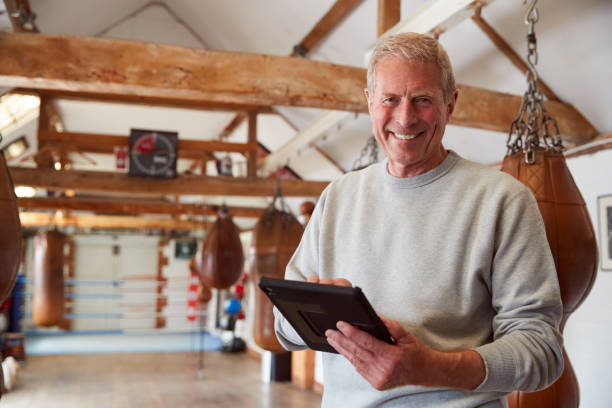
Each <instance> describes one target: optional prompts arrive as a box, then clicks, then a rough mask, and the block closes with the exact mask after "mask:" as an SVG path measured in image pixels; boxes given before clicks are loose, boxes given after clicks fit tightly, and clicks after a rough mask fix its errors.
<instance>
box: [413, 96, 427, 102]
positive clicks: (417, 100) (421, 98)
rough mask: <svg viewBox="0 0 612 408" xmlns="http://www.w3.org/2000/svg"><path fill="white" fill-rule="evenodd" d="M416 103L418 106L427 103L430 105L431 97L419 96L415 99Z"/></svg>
mask: <svg viewBox="0 0 612 408" xmlns="http://www.w3.org/2000/svg"><path fill="white" fill-rule="evenodd" d="M414 101H415V102H416V103H418V104H426V103H430V102H431V99H429V97H427V96H419V97H417V98H414Z"/></svg>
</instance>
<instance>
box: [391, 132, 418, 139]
mask: <svg viewBox="0 0 612 408" xmlns="http://www.w3.org/2000/svg"><path fill="white" fill-rule="evenodd" d="M393 135H394V136H395V137H397V138H398V139H400V140H412V139H414V138H415V137H417V136H418V134H416V135H402V134H399V133H393Z"/></svg>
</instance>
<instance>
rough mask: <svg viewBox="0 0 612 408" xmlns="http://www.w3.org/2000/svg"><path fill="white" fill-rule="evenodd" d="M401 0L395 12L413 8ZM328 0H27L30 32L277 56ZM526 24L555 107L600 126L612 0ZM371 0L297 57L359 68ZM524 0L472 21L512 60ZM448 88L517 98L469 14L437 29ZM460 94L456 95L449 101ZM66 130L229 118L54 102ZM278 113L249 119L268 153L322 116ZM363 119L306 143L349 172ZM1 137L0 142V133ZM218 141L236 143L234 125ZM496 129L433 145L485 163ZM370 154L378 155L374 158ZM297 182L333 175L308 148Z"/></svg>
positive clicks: (123, 129)
mask: <svg viewBox="0 0 612 408" xmlns="http://www.w3.org/2000/svg"><path fill="white" fill-rule="evenodd" d="M423 3H424V2H423V1H419V0H402V18H405V17H406V16H408V15H409V14H411V13H413V12H414V11H415V10H417V9H418V8H419V7H421V6H422V5H423ZM332 4H333V1H331V0H309V1H307V2H304V1H299V0H282V1H281V0H257V1H244V0H224V1H213V0H180V1H179V0H176V1H170V0H164V1H154V2H149V1H147V0H106V1H104V2H101V1H97V0H54V1H52V2H51V1H47V0H30V5H31V9H32V11H33V12H34V13H36V15H37V18H36V25H37V26H38V28H39V29H40V31H41V32H42V33H46V34H67V35H83V36H105V37H113V38H122V39H131V40H138V41H151V42H158V43H167V44H173V45H181V46H187V47H205V48H210V49H219V50H230V51H240V52H253V53H266V54H276V55H289V53H290V52H291V50H292V48H293V46H294V45H296V44H297V43H299V42H300V40H301V39H302V38H303V37H304V36H305V35H306V34H307V33H308V32H309V31H310V29H311V28H312V27H313V26H314V25H315V24H316V22H317V21H318V20H319V19H320V18H321V17H322V16H323V15H324V14H325V13H326V12H327V10H328V9H329V8H330V7H331V5H332ZM537 7H538V9H539V12H540V21H539V23H538V24H537V26H536V34H537V38H538V51H539V63H538V65H537V68H538V71H539V73H540V76H541V78H543V79H544V80H545V81H546V82H547V84H548V85H549V86H550V87H551V88H552V89H553V90H554V91H555V92H556V93H557V95H558V96H559V97H560V98H561V99H562V100H563V101H565V102H567V103H570V104H573V105H574V106H575V107H576V108H577V109H578V110H579V111H581V112H582V113H583V115H584V116H585V117H586V118H587V119H588V120H590V121H591V122H592V123H593V124H594V126H595V127H596V128H597V129H598V130H599V131H600V132H609V131H611V130H612V115H610V112H612V92H610V91H611V89H610V83H612V69H610V67H611V66H612V42H611V41H610V39H612V24H610V22H611V21H612V1H610V0H583V1H579V2H578V1H575V0H540V1H539V2H538V4H537ZM376 8H377V1H376V0H365V1H363V3H361V4H360V5H359V6H358V7H357V8H356V9H355V10H354V11H353V12H352V14H350V15H349V17H348V18H347V19H345V21H344V22H343V23H342V24H341V25H340V26H339V27H338V28H337V29H335V30H334V31H333V32H332V33H331V34H330V35H329V36H328V37H327V38H326V39H325V40H324V41H323V42H322V43H321V45H320V46H319V47H317V48H316V49H314V50H313V51H312V52H311V53H310V54H309V55H308V57H309V58H312V59H316V60H324V61H330V62H334V63H339V64H347V65H356V66H363V65H364V51H365V50H366V49H367V48H368V47H369V46H371V45H372V43H373V42H374V41H375V37H376ZM526 9H527V7H526V6H525V5H523V2H522V1H520V0H496V1H493V2H492V3H491V4H490V5H489V6H487V7H486V8H484V9H483V12H482V16H483V18H484V19H485V20H486V21H487V22H488V23H489V24H490V25H492V26H493V27H494V28H495V29H496V30H497V31H498V32H499V33H500V34H501V36H502V37H504V38H505V39H506V40H507V42H508V43H509V44H510V45H511V46H512V47H513V48H514V50H515V51H516V52H517V53H518V54H519V55H521V56H523V55H525V53H526V51H525V50H526V44H525V35H526V33H527V26H526V25H525V24H524V21H523V19H524V14H525V12H526ZM440 41H441V42H442V43H443V45H444V46H445V47H446V48H447V51H448V53H449V55H450V57H451V60H452V62H453V65H454V67H455V72H456V77H457V81H458V82H459V83H463V84H467V85H473V86H478V87H483V88H488V89H492V90H497V91H502V92H508V93H513V94H522V93H523V92H524V91H525V89H526V83H525V79H524V77H523V75H522V74H521V73H520V72H519V71H518V70H517V69H516V68H515V67H514V66H513V65H512V64H511V63H510V62H509V60H507V59H506V58H505V57H504V56H503V55H502V54H501V53H500V52H499V51H498V50H497V49H496V48H495V47H494V46H493V44H492V43H491V41H490V40H489V39H488V38H487V37H486V36H485V35H484V34H483V33H482V32H481V31H480V29H479V28H478V27H477V26H476V25H475V24H474V22H472V21H471V20H469V19H468V20H465V21H464V22H462V23H460V24H459V25H457V26H455V27H454V28H452V29H451V30H450V31H448V32H446V33H444V34H443V35H442V36H441V37H440ZM460 97H461V96H460ZM58 106H59V110H60V114H61V116H62V119H63V121H64V123H65V128H66V130H68V131H82V132H91V133H108V134H127V133H129V128H131V127H145V128H155V129H166V130H178V131H179V135H180V137H184V138H189V139H201V140H206V139H215V138H216V137H217V135H218V134H219V132H220V131H221V129H222V128H223V127H224V126H225V125H226V124H227V123H229V120H230V119H231V118H232V117H233V115H232V114H231V113H223V112H214V113H213V112H205V111H197V110H182V109H162V108H154V107H150V106H147V107H139V106H133V105H124V106H119V105H114V106H113V105H109V104H104V103H93V102H92V103H75V102H71V101H62V102H60V103H59V104H58ZM277 111H278V112H280V113H281V114H282V115H283V116H284V118H285V120H283V119H280V118H278V117H274V115H265V116H267V118H264V117H263V116H261V117H260V120H259V126H258V137H259V139H260V141H261V142H262V143H263V144H264V145H265V146H266V147H268V148H269V149H271V150H274V149H276V148H278V147H280V146H281V145H282V144H284V143H285V142H286V141H288V140H289V139H290V138H291V137H292V136H293V135H294V134H295V129H294V128H296V129H298V130H299V129H303V128H304V127H306V126H307V125H308V124H309V123H311V121H312V120H314V118H316V117H317V116H318V115H320V114H321V113H322V112H323V111H321V110H317V109H307V108H288V107H278V108H277ZM370 133H371V132H370V125H369V120H368V117H367V115H359V117H355V118H352V119H350V120H349V121H347V122H346V123H343V125H342V126H341V127H339V128H337V129H335V130H334V131H331V132H328V134H327V136H326V138H325V139H324V140H322V141H320V142H318V144H317V147H318V148H320V149H322V150H323V151H324V152H325V153H326V154H327V155H329V156H330V157H332V158H333V159H334V160H335V161H337V162H338V163H339V164H340V166H342V167H343V168H344V169H345V170H349V169H350V168H351V166H352V164H353V162H354V160H355V159H357V157H358V156H359V152H360V150H361V148H362V147H363V146H364V144H365V141H366V140H367V138H368V136H369V135H370ZM8 139H9V140H10V137H9V138H8ZM230 141H246V126H245V125H244V124H243V125H242V126H241V127H240V128H238V130H237V131H236V132H235V133H234V134H233V135H232V138H231V139H230ZM505 142H506V134H505V133H498V132H490V131H484V130H477V129H471V128H465V127H457V126H449V127H448V128H447V132H446V136H445V145H446V147H447V148H451V149H454V150H456V151H457V152H459V153H460V154H461V155H463V156H465V157H467V158H470V159H473V160H476V161H479V162H482V163H495V162H498V161H500V160H501V159H502V157H503V155H504V153H505ZM381 157H382V156H381ZM290 164H291V167H292V168H293V169H294V170H295V171H296V172H297V173H298V174H299V175H300V176H302V177H303V178H304V179H313V180H314V179H333V178H336V177H338V176H339V175H340V174H341V173H340V172H339V171H338V170H337V169H336V168H334V167H333V166H331V165H329V164H328V162H326V161H325V159H324V158H323V157H322V156H321V155H320V154H319V153H318V152H316V151H315V150H314V149H310V150H308V151H306V152H304V153H302V154H301V155H300V156H299V157H298V158H295V159H293V160H292V161H291V163H290Z"/></svg>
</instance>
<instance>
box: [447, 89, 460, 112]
mask: <svg viewBox="0 0 612 408" xmlns="http://www.w3.org/2000/svg"><path fill="white" fill-rule="evenodd" d="M458 97H459V91H458V90H457V91H455V93H454V94H453V96H451V100H450V101H449V102H448V104H447V105H446V114H447V118H450V117H451V115H452V114H453V112H454V111H455V105H456V104H457V98H458Z"/></svg>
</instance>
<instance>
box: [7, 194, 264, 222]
mask: <svg viewBox="0 0 612 408" xmlns="http://www.w3.org/2000/svg"><path fill="white" fill-rule="evenodd" d="M17 205H18V207H19V208H20V209H22V210H71V211H88V212H95V213H103V214H121V215H138V214H169V215H194V216H202V215H207V216H214V215H217V214H218V212H219V210H220V209H221V207H220V206H219V205H216V204H214V205H212V204H187V203H171V202H159V200H155V201H147V200H143V199H141V200H138V201H134V200H125V199H103V198H93V197H88V198H79V197H74V198H68V197H21V198H18V199H17ZM228 210H229V213H230V214H231V215H232V216H234V217H244V218H259V217H261V215H262V214H263V212H264V208H254V207H236V206H228Z"/></svg>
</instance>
